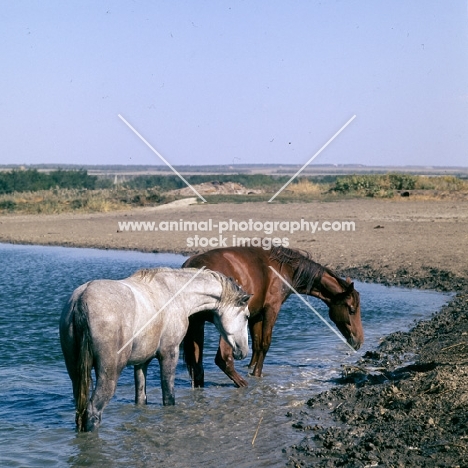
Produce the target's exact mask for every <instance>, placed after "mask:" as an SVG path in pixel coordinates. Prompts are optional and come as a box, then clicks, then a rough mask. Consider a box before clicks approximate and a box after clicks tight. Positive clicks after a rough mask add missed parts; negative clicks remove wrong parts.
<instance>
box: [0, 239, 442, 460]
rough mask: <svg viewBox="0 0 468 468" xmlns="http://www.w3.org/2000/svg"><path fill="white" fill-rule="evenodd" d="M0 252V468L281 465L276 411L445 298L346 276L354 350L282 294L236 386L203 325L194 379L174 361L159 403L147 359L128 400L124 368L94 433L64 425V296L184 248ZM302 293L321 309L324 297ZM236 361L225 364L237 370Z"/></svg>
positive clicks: (68, 399) (287, 438) (282, 443)
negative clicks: (143, 398)
mask: <svg viewBox="0 0 468 468" xmlns="http://www.w3.org/2000/svg"><path fill="white" fill-rule="evenodd" d="M0 259H1V269H0V337H1V341H0V357H1V360H0V383H1V385H0V466H12V467H25V466H27V467H35V466H38V467H43V466H48V467H53V466H106V467H124V466H125V467H126V466H135V467H145V466H171V467H174V468H179V467H180V468H186V467H187V466H207V467H215V466H216V467H217V466H236V467H249V468H250V467H279V466H284V464H285V462H286V461H287V460H286V457H285V455H284V454H283V453H282V448H284V447H287V446H289V445H291V444H293V443H295V442H297V441H299V440H300V438H302V434H300V433H297V432H296V431H295V430H294V429H293V428H292V427H291V420H290V419H289V418H288V417H286V413H287V412H288V411H291V410H292V409H294V408H298V407H300V406H301V405H303V404H304V402H305V401H306V400H307V399H308V398H309V397H310V396H311V394H312V393H313V392H318V391H321V390H323V389H325V388H327V386H330V385H331V379H332V378H334V377H337V376H338V375H340V366H341V365H342V364H345V363H352V362H354V361H355V360H356V358H357V357H358V356H359V355H360V354H361V353H363V352H365V351H366V350H368V349H372V348H374V347H375V346H376V345H377V344H378V341H379V338H380V337H382V336H384V335H386V334H388V333H390V332H392V331H395V330H404V329H408V327H409V326H411V324H412V323H413V322H414V321H415V320H419V319H422V318H428V317H429V316H430V315H431V313H433V312H435V311H437V310H438V309H439V308H440V307H441V306H442V305H443V304H444V303H446V302H447V301H448V300H449V298H450V295H448V294H439V293H435V292H428V291H417V290H405V289H399V288H387V287H384V286H378V285H369V284H362V283H355V286H356V288H357V289H358V290H359V291H360V293H361V300H362V313H363V325H364V330H365V332H366V344H365V346H364V347H363V349H362V350H360V351H359V352H358V353H356V354H354V353H351V352H350V350H349V348H348V347H347V346H346V345H345V344H344V343H343V342H341V341H340V340H339V339H338V338H337V337H336V336H335V335H334V334H333V333H332V332H331V331H330V330H328V329H327V328H326V327H325V326H324V325H323V324H322V323H321V322H320V321H319V320H318V319H317V318H316V317H315V316H314V315H313V314H312V313H311V311H310V310H309V309H308V308H307V307H306V306H305V305H304V304H303V303H302V302H301V301H300V300H298V299H297V298H296V297H291V298H290V299H288V301H287V302H286V303H285V304H284V306H283V308H282V310H281V313H280V315H279V318H278V322H277V324H276V326H275V330H274V334H273V342H272V346H271V348H270V352H269V354H268V356H267V359H266V363H265V366H264V377H263V378H262V379H255V378H253V377H247V379H248V381H249V387H248V388H245V389H236V388H234V387H233V386H232V384H231V383H230V381H229V379H228V378H227V377H225V375H224V374H223V373H222V372H221V371H219V370H218V368H217V367H216V366H215V365H214V363H213V359H214V355H215V352H216V348H217V341H218V336H217V334H216V331H215V329H214V327H213V326H211V325H210V324H208V325H207V326H206V330H207V334H208V337H207V343H206V344H207V348H206V356H205V380H206V387H205V388H204V389H197V390H192V389H191V386H190V381H189V379H188V375H187V372H186V370H185V367H184V365H183V364H182V362H180V363H179V366H178V368H177V375H176V402H177V404H176V406H175V407H167V408H165V407H163V406H162V403H161V389H160V386H159V378H158V376H159V368H158V364H157V361H155V362H154V363H152V364H151V365H150V368H149V370H148V400H149V405H147V406H146V407H144V408H140V407H136V406H135V405H134V404H133V398H134V393H133V392H134V388H133V371H132V369H131V368H127V369H125V370H124V372H123V373H122V376H121V378H120V380H119V384H118V387H117V392H116V395H115V397H114V398H113V399H112V401H111V402H110V404H109V406H108V407H107V408H106V409H105V411H104V416H103V424H102V426H101V428H100V430H99V434H98V435H97V434H76V433H75V431H74V406H73V399H72V390H71V382H70V380H69V377H68V375H67V373H66V370H65V365H64V362H63V357H62V353H61V349H60V344H59V335H58V319H59V315H60V312H61V309H62V306H63V304H64V302H65V300H66V299H67V298H68V297H69V295H70V294H71V292H72V291H73V289H75V288H76V287H77V286H78V285H80V284H82V283H84V282H86V281H88V280H90V279H96V278H115V279H118V278H123V277H126V276H128V275H130V274H131V273H132V272H134V271H135V270H136V269H138V268H143V267H154V266H172V267H178V266H180V265H181V264H182V263H183V261H184V259H185V258H184V257H183V256H180V255H169V254H142V253H136V252H120V251H99V250H92V249H72V248H61V247H35V246H13V245H6V244H3V245H2V244H0ZM309 300H310V302H311V304H313V306H314V307H315V308H316V309H317V310H318V311H319V312H320V313H321V314H322V315H323V316H325V317H327V308H326V306H325V305H324V304H322V303H321V302H320V301H318V300H316V299H312V298H310V299H309ZM389 317H391V320H390V319H389ZM247 363H248V360H245V361H242V362H239V363H237V368H238V370H239V371H240V372H242V374H243V375H246V374H247V369H246V368H245V366H246V365H247ZM259 423H260V425H259ZM257 428H258V434H257V437H256V439H255V443H254V445H252V440H253V438H254V435H255V432H256V430H257Z"/></svg>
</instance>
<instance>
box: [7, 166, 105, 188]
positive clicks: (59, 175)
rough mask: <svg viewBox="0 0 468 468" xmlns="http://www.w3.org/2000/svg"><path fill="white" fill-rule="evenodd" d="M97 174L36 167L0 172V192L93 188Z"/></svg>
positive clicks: (95, 184)
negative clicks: (48, 170)
mask: <svg viewBox="0 0 468 468" xmlns="http://www.w3.org/2000/svg"><path fill="white" fill-rule="evenodd" d="M97 181H98V178H97V176H91V175H89V174H88V172H87V171H85V170H78V171H64V170H58V171H52V172H49V173H45V172H39V171H37V170H36V169H28V170H25V171H22V170H13V171H8V172H0V194H6V193H13V192H36V191H38V190H49V189H51V188H65V189H71V188H83V189H94V188H96V186H97Z"/></svg>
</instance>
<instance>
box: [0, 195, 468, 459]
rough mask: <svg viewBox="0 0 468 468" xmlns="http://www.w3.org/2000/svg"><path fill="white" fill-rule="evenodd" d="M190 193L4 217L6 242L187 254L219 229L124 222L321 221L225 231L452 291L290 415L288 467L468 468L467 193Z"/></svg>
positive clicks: (333, 263) (337, 265) (370, 276)
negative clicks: (341, 227) (130, 228)
mask: <svg viewBox="0 0 468 468" xmlns="http://www.w3.org/2000/svg"><path fill="white" fill-rule="evenodd" d="M192 201H193V200H192ZM188 203H190V202H184V201H179V202H178V204H176V205H167V206H161V207H156V208H142V209H138V210H132V211H128V212H118V213H106V214H64V215H56V216H16V215H8V216H1V217H0V242H12V243H23V244H42V245H66V246H79V247H97V248H106V249H133V250H141V251H148V252H181V253H190V252H198V251H202V250H208V249H209V247H208V248H202V247H196V246H192V247H189V246H188V239H189V238H194V236H195V235H198V236H200V237H205V238H214V239H218V240H219V234H218V232H217V230H216V229H214V228H213V231H203V230H199V231H197V232H184V231H172V232H167V231H162V230H159V231H151V232H149V231H148V232H144V231H140V232H124V231H123V229H122V226H120V227H119V224H118V223H119V222H125V221H149V222H151V221H155V222H157V223H160V222H163V223H164V222H170V221H176V222H179V221H180V220H183V221H197V222H206V223H208V222H209V220H210V219H211V220H212V221H211V222H212V223H213V224H219V223H220V222H225V221H229V220H232V221H237V222H239V223H240V222H241V221H246V222H248V221H249V219H252V222H262V223H265V222H267V221H277V222H288V221H289V222H299V223H300V221H301V219H304V220H305V221H312V222H314V223H315V222H318V223H319V224H318V225H317V230H316V232H315V233H311V232H307V231H299V232H295V233H293V234H290V233H288V232H284V231H281V227H280V225H277V229H276V231H275V232H273V233H271V234H267V233H265V232H255V231H253V232H244V231H241V230H240V228H239V229H238V230H235V229H232V230H231V231H229V232H225V233H223V236H224V237H225V238H226V242H227V245H232V236H233V235H236V236H237V237H239V236H242V237H251V238H252V237H263V238H273V237H278V238H281V239H282V242H284V238H286V239H287V242H288V243H289V246H291V247H295V248H300V249H304V250H307V251H309V252H310V253H311V254H312V256H313V258H314V259H315V260H316V261H318V262H320V263H322V264H325V265H327V266H329V267H331V268H333V269H335V270H337V271H339V272H340V273H341V274H350V275H351V276H352V277H353V278H356V279H361V280H365V281H376V282H382V283H385V284H393V285H406V286H412V287H421V288H432V289H437V290H444V291H455V292H456V293H457V296H456V297H455V299H454V300H453V301H452V302H451V303H450V304H449V305H448V306H447V307H446V308H445V309H444V310H443V311H442V312H441V313H439V314H438V315H436V316H435V317H434V318H433V319H431V320H429V321H425V322H420V323H419V324H418V325H417V326H416V327H415V328H414V329H413V330H412V331H410V332H408V333H396V334H393V335H390V336H389V337H387V338H386V340H385V341H384V342H383V343H382V345H381V347H380V348H379V349H378V350H377V351H376V352H372V353H367V354H366V355H365V356H364V357H363V358H362V359H361V360H360V361H359V362H357V363H356V368H354V369H351V370H348V371H347V372H346V376H344V377H343V379H342V380H341V381H340V382H337V386H336V388H334V389H332V390H330V391H327V392H324V393H322V394H320V395H314V396H312V395H311V397H312V398H311V399H310V400H309V402H308V405H305V406H304V408H298V411H297V413H296V414H290V416H291V424H292V426H293V427H294V428H295V429H296V430H298V431H303V432H304V439H303V441H302V443H301V444H298V445H297V446H293V447H290V448H289V449H287V450H286V452H287V454H288V456H289V464H288V466H293V467H302V466H321V467H322V466H323V467H329V466H346V467H373V466H382V467H411V466H415V467H416V466H417V467H433V466H447V467H456V466H460V467H467V466H468V411H467V408H468V202H467V201H463V200H461V201H425V202H423V201H414V200H410V199H401V200H370V199H359V200H347V201H341V202H329V203H318V202H317V203H310V204H300V203H297V204H284V205H283V204H271V205H269V204H266V203H265V204H263V203H262V204H261V203H246V204H240V205H237V204H219V205H198V204H196V205H189V204H188ZM334 221H340V222H342V221H350V222H354V223H355V230H354V231H333V230H330V231H325V230H324V229H322V230H318V227H325V226H326V225H323V224H322V223H323V222H330V223H332V222H334ZM162 226H164V225H162ZM199 227H201V228H203V225H202V226H200V225H199ZM234 227H235V226H234ZM317 421H318V422H319V424H317ZM285 442H287V441H285Z"/></svg>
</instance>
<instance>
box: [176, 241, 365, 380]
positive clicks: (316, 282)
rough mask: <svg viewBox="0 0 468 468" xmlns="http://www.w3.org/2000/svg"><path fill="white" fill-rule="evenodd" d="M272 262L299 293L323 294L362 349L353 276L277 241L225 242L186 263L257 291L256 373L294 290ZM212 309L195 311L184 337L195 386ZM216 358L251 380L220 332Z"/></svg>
mask: <svg viewBox="0 0 468 468" xmlns="http://www.w3.org/2000/svg"><path fill="white" fill-rule="evenodd" d="M270 266H271V267H273V268H274V269H275V271H277V272H278V273H279V274H280V275H281V276H282V277H283V278H284V279H285V280H286V281H287V282H288V283H289V284H290V285H291V286H293V288H294V289H295V290H296V291H297V292H298V293H300V294H308V295H310V296H314V297H318V298H319V299H321V300H322V301H323V302H325V304H327V306H328V308H329V315H330V318H331V320H332V321H333V322H334V323H335V325H336V326H337V328H338V330H339V331H340V332H341V334H342V335H343V336H344V337H345V338H346V340H347V342H348V344H349V345H350V346H352V347H353V348H354V349H356V350H357V349H359V348H360V346H361V345H362V343H363V341H364V331H363V329H362V324H361V308H360V301H359V293H358V292H357V291H356V290H355V289H354V285H353V283H352V282H351V280H350V279H349V278H347V279H346V281H345V280H343V279H341V278H340V277H339V276H338V275H337V274H336V273H334V272H333V271H331V270H330V269H328V268H326V267H324V266H322V265H320V264H318V263H316V262H314V261H313V260H311V259H310V256H309V254H308V253H307V252H302V251H299V250H294V249H288V248H285V247H272V248H271V249H269V250H264V249H263V248H261V247H226V248H220V249H214V250H210V251H208V252H205V253H202V254H198V255H194V256H192V257H190V258H189V259H188V260H187V261H186V262H185V263H184V264H183V265H182V267H183V268H188V267H190V268H201V267H206V268H209V269H211V270H214V271H219V272H220V273H223V274H224V275H226V276H229V277H231V278H234V280H235V281H236V282H237V283H238V284H239V285H240V286H241V287H242V288H243V289H244V291H246V292H248V293H249V294H252V297H251V298H250V301H249V310H250V318H249V330H250V335H251V337H252V359H251V360H250V364H249V367H250V368H252V367H253V372H252V375H254V376H256V377H260V376H261V375H262V368H263V362H264V360H265V356H266V354H267V352H268V349H269V347H270V343H271V335H272V331H273V326H274V325H275V322H276V318H277V316H278V313H279V310H280V308H281V305H282V304H283V302H284V301H286V299H287V298H288V297H289V295H290V294H291V289H290V288H288V287H287V286H286V285H285V284H284V283H283V282H282V281H281V279H280V278H278V276H277V275H276V274H275V272H274V271H272V270H271V269H270V268H269V267H270ZM211 320H212V319H211V316H210V313H209V312H208V313H207V312H205V313H201V314H197V315H193V316H191V317H190V319H189V322H190V323H189V328H188V331H187V334H186V336H185V338H184V355H185V362H186V364H187V368H188V371H189V373H190V376H191V378H192V382H193V385H194V386H195V387H203V386H204V370H203V343H204V325H205V321H211ZM215 362H216V364H217V365H218V367H220V369H221V370H223V371H224V373H225V374H226V375H227V376H228V377H229V378H230V379H232V380H233V381H234V383H235V384H236V386H238V387H246V386H247V382H246V380H245V379H243V378H242V377H241V376H240V375H239V374H238V373H237V372H236V370H235V368H234V359H233V356H232V350H231V347H230V346H229V345H228V344H227V343H226V342H225V341H224V340H223V339H222V338H221V339H220V342H219V348H218V352H217V354H216V358H215Z"/></svg>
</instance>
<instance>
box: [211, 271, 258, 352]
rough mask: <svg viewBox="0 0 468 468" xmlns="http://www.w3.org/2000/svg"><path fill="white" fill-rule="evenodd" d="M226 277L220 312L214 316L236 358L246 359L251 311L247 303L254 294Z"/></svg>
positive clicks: (215, 322) (217, 326) (219, 307)
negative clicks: (248, 292)
mask: <svg viewBox="0 0 468 468" xmlns="http://www.w3.org/2000/svg"><path fill="white" fill-rule="evenodd" d="M225 279H226V283H225V284H224V292H223V297H222V299H221V301H220V303H219V306H218V313H216V314H214V317H213V319H214V324H215V326H216V328H217V329H218V330H219V332H220V333H221V336H222V337H223V338H224V340H225V341H226V342H227V343H229V344H230V346H231V347H232V351H233V356H234V359H244V358H245V357H246V356H247V354H248V353H249V338H248V333H247V325H248V320H249V317H250V311H249V308H248V305H247V304H248V302H249V300H250V298H251V297H252V295H251V294H247V293H246V292H245V291H244V290H243V289H242V288H240V287H239V286H238V285H237V284H236V283H235V282H234V281H233V280H232V279H231V278H225ZM226 286H227V287H226ZM226 291H228V292H227V293H226Z"/></svg>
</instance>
